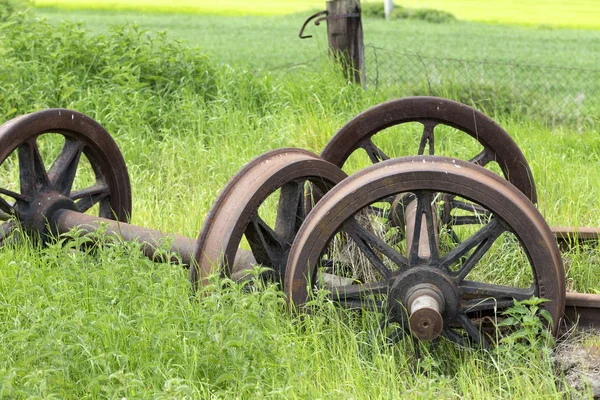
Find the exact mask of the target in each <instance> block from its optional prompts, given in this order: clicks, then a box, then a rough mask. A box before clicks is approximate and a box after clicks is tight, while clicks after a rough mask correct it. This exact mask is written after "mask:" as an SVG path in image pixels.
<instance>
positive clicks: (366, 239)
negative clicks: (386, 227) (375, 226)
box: [343, 218, 409, 279]
mask: <svg viewBox="0 0 600 400" xmlns="http://www.w3.org/2000/svg"><path fill="white" fill-rule="evenodd" d="M343 230H344V232H346V233H347V234H348V235H349V236H350V237H351V238H352V240H353V241H354V242H355V243H356V245H357V246H358V247H359V248H360V249H361V251H362V252H363V253H364V254H365V256H366V257H367V259H368V260H369V261H370V262H371V264H373V266H374V267H375V269H376V270H377V272H379V273H380V274H381V276H383V277H384V278H386V279H387V278H389V277H390V276H391V274H392V271H390V269H389V268H388V267H386V266H385V264H384V263H383V261H382V260H381V259H380V258H379V256H378V255H377V254H376V253H375V251H374V250H373V249H376V250H378V251H380V252H381V253H382V254H383V255H384V256H386V257H387V258H389V259H390V260H391V261H392V262H393V263H394V264H396V265H397V266H398V269H399V270H400V271H403V270H406V269H408V265H409V264H408V260H407V259H406V257H404V256H403V255H402V254H400V253H399V252H398V251H397V250H396V249H394V248H393V247H392V246H390V245H389V244H387V243H386V242H385V241H384V240H383V239H381V238H379V237H378V236H377V235H375V234H374V233H373V232H371V231H369V230H368V229H366V228H365V227H364V226H362V225H360V224H359V223H358V221H356V220H355V219H354V218H350V219H349V220H347V221H346V222H345V223H344V228H343Z"/></svg>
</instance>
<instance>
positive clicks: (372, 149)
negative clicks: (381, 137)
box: [361, 139, 390, 164]
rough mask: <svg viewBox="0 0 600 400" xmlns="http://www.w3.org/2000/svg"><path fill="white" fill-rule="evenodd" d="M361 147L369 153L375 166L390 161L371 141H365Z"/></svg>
mask: <svg viewBox="0 0 600 400" xmlns="http://www.w3.org/2000/svg"><path fill="white" fill-rule="evenodd" d="M361 147H362V148H363V149H364V150H365V151H366V152H367V155H368V156H369V159H371V162H372V163H373V164H376V163H378V162H380V161H385V160H389V159H390V158H389V157H388V156H387V155H386V154H385V153H384V152H383V151H381V149H380V148H379V147H377V146H376V145H375V143H373V141H372V140H371V139H368V140H365V142H364V143H363V145H362V146H361Z"/></svg>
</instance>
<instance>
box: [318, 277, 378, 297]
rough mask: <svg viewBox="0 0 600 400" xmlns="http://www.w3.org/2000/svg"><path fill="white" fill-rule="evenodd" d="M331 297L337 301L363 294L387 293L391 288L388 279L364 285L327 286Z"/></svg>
mask: <svg viewBox="0 0 600 400" xmlns="http://www.w3.org/2000/svg"><path fill="white" fill-rule="evenodd" d="M327 289H328V290H330V291H331V298H332V299H333V300H335V301H343V300H356V299H360V298H361V297H363V296H365V295H366V296H369V295H376V294H386V293H387V292H388V290H389V282H388V281H380V282H370V283H365V284H362V285H344V286H330V287H327Z"/></svg>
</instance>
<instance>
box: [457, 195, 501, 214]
mask: <svg viewBox="0 0 600 400" xmlns="http://www.w3.org/2000/svg"><path fill="white" fill-rule="evenodd" d="M451 205H452V208H453V209H454V208H458V209H459V210H464V211H470V212H473V213H476V214H478V215H485V216H490V215H492V213H490V211H489V210H488V209H487V208H485V207H482V206H480V205H479V204H473V203H467V202H465V201H459V200H454V196H452V202H451Z"/></svg>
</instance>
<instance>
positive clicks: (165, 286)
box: [0, 17, 600, 399]
mask: <svg viewBox="0 0 600 400" xmlns="http://www.w3.org/2000/svg"><path fill="white" fill-rule="evenodd" d="M0 39H1V40H0V54H1V57H0V76H6V77H7V79H5V80H3V89H4V88H6V89H7V90H3V91H2V92H0V119H1V120H6V119H9V118H12V117H14V116H16V115H19V114H22V113H25V112H30V111H34V110H38V109H41V108H46V107H69V108H74V109H77V110H78V111H81V112H84V113H87V114H89V115H90V116H92V117H93V118H95V119H97V120H98V121H100V122H101V123H102V124H103V125H104V126H105V127H106V128H107V129H108V130H109V132H111V133H112V134H113V135H114V136H115V139H116V141H117V143H118V144H119V146H120V147H121V149H122V150H123V153H124V156H125V159H126V161H127V164H128V167H129V173H130V176H131V177H132V184H133V190H134V193H133V195H134V208H133V222H134V223H138V224H140V225H144V226H147V227H151V228H160V229H163V230H167V231H173V232H177V233H180V234H185V235H189V236H192V237H193V236H195V235H196V234H197V232H198V231H199V228H200V224H201V223H202V221H203V219H204V216H205V215H206V212H207V211H208V208H209V207H210V204H211V202H212V201H213V199H214V198H215V197H216V194H217V192H218V191H219V190H220V188H221V187H222V186H223V184H224V183H225V182H226V180H227V179H228V178H229V177H230V176H231V175H233V174H234V172H235V171H236V170H237V169H238V168H239V167H240V166H241V165H243V164H244V163H245V162H247V161H248V160H249V159H251V158H252V157H253V156H256V155H258V154H260V153H262V152H264V151H266V150H268V149H271V148H276V147H284V146H297V147H303V148H307V149H309V150H313V151H319V150H320V149H321V148H322V147H323V146H324V144H325V143H326V141H327V140H328V138H329V137H331V135H332V134H333V133H334V132H335V131H336V129H338V128H339V127H340V126H341V125H342V124H343V123H344V121H346V120H348V119H349V118H351V117H352V116H354V115H355V114H357V113H358V112H359V111H361V110H363V109H365V108H366V107H368V106H369V105H372V104H375V103H378V102H379V101H381V100H382V99H383V98H384V95H382V94H373V93H368V92H364V91H362V90H361V89H360V88H358V87H356V86H355V85H352V84H349V83H348V82H346V81H344V79H343V78H342V75H341V74H339V73H338V71H337V70H336V69H335V68H334V67H331V66H330V65H328V64H326V63H325V64H323V65H321V66H319V69H317V70H301V71H298V72H297V73H295V74H293V75H287V76H284V77H281V78H279V79H275V78H274V77H272V76H270V75H264V74H256V75H255V74H253V73H251V72H248V71H246V70H243V69H239V68H238V69H234V68H232V67H228V66H223V65H219V64H218V63H217V62H216V61H215V60H214V59H212V58H210V57H208V56H206V55H204V54H203V53H201V52H199V51H197V50H195V49H190V48H188V47H186V46H184V45H182V44H180V43H176V42H172V41H170V40H168V39H167V38H165V37H164V36H162V35H158V36H157V35H154V34H148V33H147V32H145V31H143V30H141V29H137V28H135V27H120V28H114V29H112V30H111V31H109V32H108V33H104V34H90V33H89V32H87V31H85V30H83V29H82V28H81V26H78V25H73V24H59V25H51V24H49V23H47V22H44V21H32V20H30V19H28V18H27V17H20V18H16V19H12V20H11V21H9V22H8V23H7V24H3V25H0ZM501 123H502V124H503V125H505V126H506V128H507V129H508V130H509V132H511V134H513V135H514V137H515V139H516V141H517V142H518V143H519V144H520V145H522V147H523V150H524V152H525V153H526V155H527V157H528V159H529V160H530V162H531V164H532V167H533V170H534V176H535V177H536V178H537V180H538V182H539V186H538V191H539V192H540V198H541V207H542V210H543V211H544V213H545V214H546V215H547V217H548V219H549V220H550V221H551V222H560V223H565V224H569V223H573V224H575V223H578V222H583V223H588V222H589V223H590V224H594V223H598V222H600V221H598V217H597V215H596V214H597V213H595V212H594V211H593V210H597V209H598V204H597V199H598V198H600V196H598V190H600V184H599V183H600V182H598V179H597V178H595V177H594V174H589V173H587V174H584V173H583V171H587V170H589V168H593V166H594V165H596V164H597V157H598V154H600V141H598V139H597V134H596V133H593V132H584V133H581V134H573V132H567V131H550V130H547V129H544V128H541V127H540V126H538V125H536V124H535V123H526V122H523V121H522V120H518V119H509V118H506V119H505V120H502V121H501ZM548 138H552V140H549V139H548ZM436 146H437V144H436ZM439 146H440V150H442V151H444V152H448V153H452V151H453V150H455V149H459V148H460V135H454V136H453V139H449V140H448V141H447V142H444V143H440V144H439ZM408 152H410V150H408ZM398 155H400V154H398ZM11 176H14V175H10V174H0V180H2V183H4V182H5V180H6V179H9V177H11ZM584 185H586V186H585V187H584V188H582V187H581V186H584ZM71 236H72V237H71V238H69V239H68V240H66V239H67V238H62V239H61V241H59V242H57V243H55V244H51V245H49V246H47V247H45V248H41V247H38V246H35V245H34V244H32V243H30V242H28V241H27V240H25V241H22V242H20V243H17V244H12V245H10V246H5V247H3V248H2V249H0V268H1V271H2V272H1V273H0V397H3V398H4V397H5V398H211V397H212V398H244V399H246V398H248V399H250V398H298V399H304V398H310V397H315V398H331V399H337V398H431V397H434V396H435V397H441V398H453V397H464V398H477V399H479V398H549V397H554V398H564V397H568V396H571V395H575V394H576V393H574V392H573V389H572V388H570V387H569V386H568V385H567V384H566V383H565V382H564V381H563V379H562V378H561V377H560V374H559V375H556V374H555V373H554V366H553V362H552V359H551V357H550V355H549V354H548V351H549V349H548V347H547V346H545V345H543V344H542V346H541V349H540V350H536V351H531V348H529V347H527V346H523V345H520V344H519V343H509V342H506V343H502V344H501V345H500V346H499V347H498V348H497V350H493V351H482V350H478V351H465V350H464V349H459V348H456V347H454V346H453V345H451V344H449V343H446V342H442V343H440V345H439V346H438V347H437V348H435V347H433V348H428V347H427V346H423V347H421V348H420V353H421V357H416V350H415V345H414V344H413V343H412V342H411V341H410V340H401V341H400V342H399V343H397V344H395V345H392V346H390V345H385V344H384V342H385V341H386V340H387V339H386V338H385V337H383V335H382V334H381V333H380V331H379V323H380V317H381V316H379V315H375V314H367V313H365V314H359V313H350V312H345V311H340V310H339V309H337V308H335V307H333V305H332V304H330V303H328V302H327V301H325V300H324V299H323V298H317V299H316V300H315V303H314V304H315V306H316V307H315V309H316V311H315V312H314V313H313V314H311V315H303V316H302V317H297V316H294V315H292V314H290V313H288V312H287V310H286V307H285V306H284V301H285V299H284V297H283V295H282V293H281V292H280V291H279V288H277V287H275V286H261V285H262V284H261V283H260V282H255V283H254V286H253V285H243V284H242V285H239V284H234V283H232V282H229V281H227V280H219V279H216V278H215V279H214V280H213V281H212V286H211V287H209V288H207V290H210V292H211V295H210V296H202V295H200V296H198V297H196V298H193V299H190V298H189V294H190V292H189V283H188V281H187V272H186V271H185V270H184V269H182V268H181V267H179V266H176V265H167V264H157V263H152V262H150V261H149V260H147V259H145V258H144V257H142V256H141V255H140V252H139V249H138V248H137V245H135V244H130V243H120V242H118V241H111V240H109V239H107V238H103V237H102V235H101V234H99V237H100V243H102V246H92V247H90V246H89V244H87V245H84V244H85V243H87V242H88V238H86V237H80V236H78V235H77V234H72V235H71ZM578 251H579V250H577V251H574V252H573V253H572V254H571V256H570V257H571V261H570V263H571V264H570V272H569V273H570V274H571V275H569V279H573V278H574V279H575V280H576V283H575V284H576V287H577V288H584V289H589V288H592V287H598V286H599V282H598V280H599V279H600V278H598V277H599V276H600V274H598V273H592V272H590V269H589V268H588V264H587V263H588V262H589V260H590V259H591V258H594V257H595V254H596V253H594V252H590V253H584V252H582V251H579V252H578ZM595 268H596V271H597V266H596V267H595ZM584 395H585V393H584Z"/></svg>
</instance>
